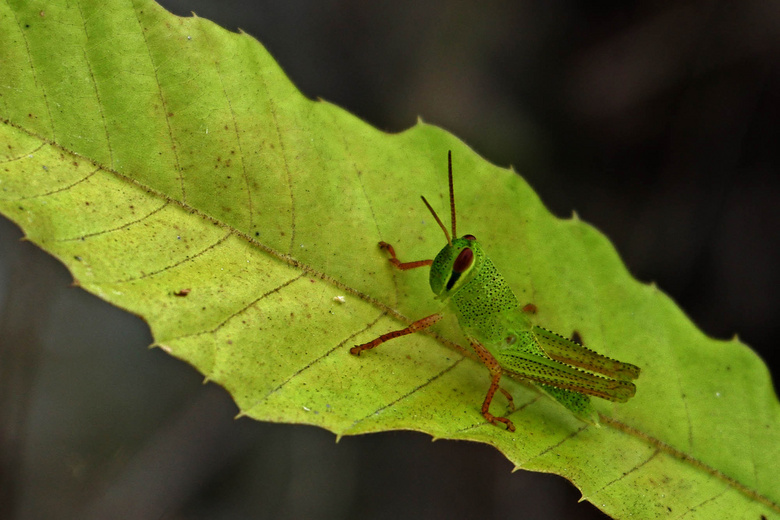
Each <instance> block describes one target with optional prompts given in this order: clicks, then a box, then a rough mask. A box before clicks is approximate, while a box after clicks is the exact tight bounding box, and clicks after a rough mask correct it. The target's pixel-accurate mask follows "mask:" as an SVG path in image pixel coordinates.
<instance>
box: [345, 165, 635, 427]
mask: <svg viewBox="0 0 780 520" xmlns="http://www.w3.org/2000/svg"><path fill="white" fill-rule="evenodd" d="M447 163H448V170H449V187H450V219H451V223H452V236H450V234H449V232H448V231H447V228H446V227H445V226H444V224H442V222H441V219H439V216H438V215H437V214H436V212H435V211H434V210H433V208H432V207H431V205H430V204H429V203H428V201H427V200H426V199H425V197H422V200H423V202H424V203H425V205H426V206H427V207H428V210H429V211H430V212H431V214H432V215H433V218H434V219H436V222H437V223H438V224H439V227H441V229H442V231H443V232H444V236H445V237H446V238H447V244H446V245H445V246H444V248H442V250H441V251H439V254H438V255H436V258H435V259H433V260H418V261H415V262H401V261H400V260H398V257H397V256H396V253H395V250H394V249H393V246H391V245H390V244H388V243H386V242H380V243H379V247H380V248H382V249H383V250H385V251H387V252H388V253H389V255H390V258H389V260H390V263H392V264H393V266H395V268H397V269H400V270H402V271H406V270H409V269H416V268H419V267H425V266H430V268H431V269H430V276H429V282H430V285H431V290H433V292H434V293H435V294H436V296H435V298H436V299H438V300H441V301H442V302H444V303H445V304H447V305H448V306H449V307H450V308H451V309H452V310H453V311H454V312H455V315H456V316H457V319H458V324H459V326H460V328H461V330H462V331H463V333H464V335H465V336H466V338H467V339H468V341H469V343H470V344H471V347H472V348H473V349H474V352H476V354H477V357H478V358H479V359H480V361H482V363H484V365H485V366H486V367H487V369H488V371H489V372H490V387H489V388H488V391H487V395H486V396H485V400H484V401H483V403H482V415H483V416H484V417H485V419H486V420H487V421H488V422H489V423H491V424H494V425H496V426H500V425H501V424H503V425H505V427H506V428H507V429H508V430H509V431H515V426H514V424H513V423H512V421H511V420H509V419H508V418H506V417H497V416H495V415H493V414H491V413H490V403H491V401H492V400H493V396H494V395H495V393H496V391H499V390H500V391H501V393H502V394H504V396H506V398H507V400H508V401H509V406H510V409H512V410H513V409H514V404H513V401H512V396H511V394H509V392H507V391H506V390H504V389H503V388H502V387H501V386H500V381H501V376H502V375H504V374H509V375H511V376H516V377H519V378H521V379H525V380H529V381H531V382H533V383H535V384H536V385H538V386H539V387H541V389H542V390H543V391H544V392H546V393H547V394H548V395H550V396H551V397H552V398H554V399H555V400H556V401H558V402H559V403H561V404H562V405H563V406H565V407H566V408H567V409H569V410H570V411H571V412H573V413H574V414H575V415H576V416H577V417H579V418H580V419H581V420H584V421H586V422H591V423H594V424H598V415H597V414H596V413H595V411H594V410H593V408H592V406H591V403H590V396H596V397H601V398H602V399H608V400H610V401H616V402H621V403H623V402H626V401H628V399H630V398H631V397H633V396H634V394H635V393H636V387H635V386H634V383H632V382H631V380H632V379H636V378H637V377H639V371H640V369H639V367H637V366H634V365H631V364H629V363H623V362H621V361H617V360H614V359H611V358H608V357H606V356H602V355H601V354H598V353H596V352H594V351H592V350H590V349H588V348H586V347H584V346H582V345H580V344H579V343H577V342H575V341H573V340H569V339H567V338H565V337H563V336H561V335H559V334H556V333H554V332H551V331H549V330H547V329H544V328H542V327H539V326H536V325H533V324H532V323H531V319H530V318H529V316H528V315H529V314H533V313H535V312H536V306H535V305H533V304H528V305H525V306H522V307H521V306H520V304H519V302H518V300H517V297H516V296H515V295H514V293H513V292H512V290H511V289H510V288H509V285H508V284H507V283H506V281H505V280H504V278H503V277H502V276H501V274H500V273H499V272H498V270H497V269H496V267H495V266H494V265H493V262H492V261H491V260H490V258H488V256H487V254H486V253H485V251H484V250H483V249H482V246H481V245H480V244H479V242H477V239H476V237H474V235H463V236H462V237H460V238H457V236H458V235H457V233H456V230H455V194H454V190H453V182H452V152H449V153H448V158H447ZM442 317H443V315H442V314H441V313H436V314H431V315H430V316H426V317H425V318H422V319H420V320H417V321H415V322H414V323H412V324H411V325H409V326H408V327H406V328H405V329H401V330H396V331H392V332H388V333H386V334H382V335H381V336H379V337H378V338H376V339H374V340H372V341H369V342H368V343H363V344H362V345H356V346H354V347H352V348H351V349H350V353H351V354H354V355H356V356H357V355H360V353H361V352H363V351H364V350H369V349H372V348H375V347H377V346H379V345H381V344H382V343H384V342H386V341H389V340H391V339H394V338H397V337H400V336H404V335H407V334H412V333H414V332H418V331H421V330H424V329H426V328H428V327H430V326H431V325H433V324H434V323H436V322H438V321H439V320H441V319H442ZM575 334H577V333H575ZM577 336H579V334H577ZM583 369H584V370H583ZM597 374H601V375H597Z"/></svg>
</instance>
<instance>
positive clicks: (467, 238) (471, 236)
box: [463, 235, 477, 240]
mask: <svg viewBox="0 0 780 520" xmlns="http://www.w3.org/2000/svg"><path fill="white" fill-rule="evenodd" d="M463 238H465V239H466V240H476V239H477V237H475V236H474V235H463Z"/></svg>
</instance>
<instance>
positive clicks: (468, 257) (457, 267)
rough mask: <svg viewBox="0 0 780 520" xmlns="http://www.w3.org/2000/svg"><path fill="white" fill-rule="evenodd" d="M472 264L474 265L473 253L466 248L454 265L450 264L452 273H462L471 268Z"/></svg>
mask: <svg viewBox="0 0 780 520" xmlns="http://www.w3.org/2000/svg"><path fill="white" fill-rule="evenodd" d="M472 263H474V251H472V250H471V249H469V248H468V247H466V248H464V249H463V251H461V252H460V253H459V254H458V258H456V259H455V263H454V264H452V272H453V273H463V272H465V271H466V270H467V269H468V268H469V267H471V264H472Z"/></svg>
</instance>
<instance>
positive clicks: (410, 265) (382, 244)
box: [379, 242, 433, 271]
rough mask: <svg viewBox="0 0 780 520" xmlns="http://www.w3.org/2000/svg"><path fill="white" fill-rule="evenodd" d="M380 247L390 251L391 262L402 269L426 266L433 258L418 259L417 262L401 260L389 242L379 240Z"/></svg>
mask: <svg viewBox="0 0 780 520" xmlns="http://www.w3.org/2000/svg"><path fill="white" fill-rule="evenodd" d="M379 247H380V248H382V249H384V250H385V251H387V252H388V253H390V256H391V258H390V263H391V264H393V265H394V266H395V267H396V268H398V269H400V270H401V271H408V270H409V269H415V268H417V267H425V266H427V265H431V264H432V263H433V260H417V261H415V262H401V261H400V260H399V259H398V257H396V256H395V249H393V246H391V245H390V244H388V243H387V242H379Z"/></svg>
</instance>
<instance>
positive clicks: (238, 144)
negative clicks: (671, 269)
mask: <svg viewBox="0 0 780 520" xmlns="http://www.w3.org/2000/svg"><path fill="white" fill-rule="evenodd" d="M0 67H1V70H2V74H0V143H2V147H1V148H0V211H2V213H3V214H4V215H6V216H8V217H9V218H10V219H12V220H13V221H15V222H16V223H18V224H19V226H21V227H22V229H23V230H24V232H25V234H26V236H27V238H28V239H29V240H31V241H33V242H35V243H36V244H38V245H39V246H40V247H42V248H43V249H45V250H46V251H48V252H50V253H51V254H52V255H54V256H56V257H57V258H59V259H60V260H61V261H62V262H63V263H64V264H65V265H67V266H68V268H69V269H70V271H71V272H72V274H73V277H74V279H75V280H76V282H77V283H78V284H79V285H80V286H81V287H83V288H84V289H86V290H87V291H90V292H92V293H94V294H97V295H99V296H100V297H101V298H104V299H105V300H107V301H109V302H111V303H113V304H114V305H117V306H119V307H121V308H124V309H127V310H128V311H130V312H133V313H136V314H138V315H140V316H142V317H143V318H144V319H145V320H146V321H147V322H148V324H149V326H150V328H151V330H152V333H153V335H154V338H155V342H156V345H157V346H159V347H161V348H163V349H164V350H165V351H167V352H169V353H171V354H172V355H173V356H176V357H178V358H181V359H183V360H186V361H187V362H189V363H191V364H192V365H193V366H195V367H196V368H197V369H198V370H199V371H200V372H202V373H203V374H204V375H205V376H206V378H207V379H208V380H210V381H214V382H216V383H218V384H220V385H222V386H224V387H225V388H226V389H227V390H228V391H229V392H230V393H231V395H232V396H233V398H234V400H235V402H236V403H237V405H238V407H239V408H240V410H241V414H243V415H247V416H250V417H253V418H256V419H258V420H264V421H279V422H293V423H305V424H313V425H317V426H321V427H323V428H327V429H329V430H331V431H333V432H335V433H336V434H337V435H352V434H359V433H366V432H375V431H382V430H391V429H410V430H418V431H422V432H426V433H429V434H430V435H432V436H434V437H436V438H448V439H466V440H474V441H479V442H485V443H489V444H491V445H493V446H495V447H496V448H498V449H499V450H501V451H502V452H503V453H504V454H505V455H506V457H507V458H509V459H510V460H511V461H512V462H513V463H514V464H515V465H516V466H517V467H518V468H524V469H531V470H538V471H545V472H554V473H558V474H560V475H563V476H565V477H566V478H568V479H569V480H571V481H572V482H574V483H575V484H576V485H577V486H578V487H579V488H580V489H581V490H582V492H583V496H584V497H585V498H586V499H587V500H590V501H591V502H593V503H594V504H595V505H597V506H598V507H599V508H601V509H602V510H604V511H605V512H607V513H608V514H610V515H612V516H614V517H619V518H623V517H626V518H627V517H631V518H657V517H666V516H674V517H685V518H715V517H723V512H724V511H728V512H729V513H728V516H729V517H730V518H750V519H754V520H755V519H759V518H762V515H763V516H764V517H767V518H769V517H775V518H777V517H780V506H779V505H778V504H779V503H780V489H778V486H777V484H776V478H777V468H778V467H780V434H778V432H780V407H779V406H778V401H777V397H776V396H775V394H774V392H773V389H772V386H771V383H770V379H769V375H768V372H767V369H766V367H765V366H764V365H763V364H762V363H761V361H760V360H759V359H758V357H757V356H756V355H755V354H754V353H753V352H752V351H751V350H750V349H749V348H748V347H746V346H745V345H744V344H742V343H740V342H739V341H738V340H737V339H736V338H735V339H734V340H733V341H716V340H713V339H710V338H707V337H706V336H705V335H704V334H702V333H701V332H700V331H698V330H697V329H696V328H695V327H694V326H693V325H692V324H691V323H690V321H689V320H688V319H687V318H686V317H685V316H684V314H683V313H682V312H681V311H680V309H679V308H677V307H676V306H675V304H674V303H673V302H672V301H670V299H669V298H668V297H667V296H665V295H664V294H663V293H662V292H660V291H659V290H658V289H657V288H656V287H654V286H648V285H643V284H641V283H639V282H637V281H636V280H633V279H632V278H631V277H630V276H629V274H628V272H627V271H626V269H625V267H624V266H623V264H622V262H621V261H620V259H619V257H618V255H617V253H616V252H615V251H614V248H613V247H612V246H611V244H610V243H609V242H608V240H607V239H606V238H604V237H603V236H602V235H601V234H600V233H599V232H598V231H596V230H595V229H593V228H592V227H590V226H588V225H587V224H584V223H582V222H579V221H578V219H576V218H574V219H571V220H560V219H557V218H555V217H553V216H552V215H551V214H550V213H549V212H548V211H547V210H546V209H545V208H544V206H543V205H542V203H541V202H540V201H539V199H538V198H537V196H536V195H535V194H534V193H533V191H531V189H530V188H529V187H528V186H527V185H526V183H525V182H524V181H523V180H522V179H521V178H520V177H519V176H518V175H516V174H515V173H513V172H510V171H507V170H503V169H500V168H497V167H495V166H492V165H490V164H488V163H487V162H486V161H484V160H483V159H481V158H480V157H478V156H477V155H476V154H475V153H474V152H473V151H471V150H469V149H468V148H467V147H466V146H465V145H464V144H463V143H462V142H460V141H458V140H457V139H456V138H455V137H453V136H451V135H450V134H448V133H446V132H444V131H442V130H440V129H438V128H435V127H432V126H430V125H426V124H423V123H419V124H417V125H416V126H415V127H414V128H412V129H410V130H408V131H406V132H404V133H402V134H398V135H388V134H385V133H382V132H380V131H378V130H376V129H373V128H371V127H370V126H368V125H367V124H365V123H363V122H361V121H359V120H358V119H356V118H355V117H353V116H351V115H349V114H347V113H346V112H344V111H343V110H341V109H339V108H337V107H335V106H333V105H330V104H328V103H325V102H322V101H311V100H308V99H306V98H304V97H303V96H302V95H301V94H300V93H299V92H298V91H297V90H296V89H295V87H294V86H293V85H292V84H291V83H290V82H289V80H288V79H287V78H286V77H285V76H284V74H283V73H282V72H281V70H280V69H279V67H278V65H277V64H276V63H274V61H273V60H272V59H271V58H270V56H269V55H268V53H267V52H266V51H265V50H264V49H263V48H262V47H261V45H260V44H259V43H258V42H257V41H255V40H254V39H252V38H251V37H249V36H247V35H245V34H232V33H228V32H226V31H224V30H222V29H220V28H219V27H217V26H215V25H214V24H212V23H210V22H208V21H206V20H202V19H198V18H177V17H175V16H172V15H170V14H168V13H166V12H165V11H164V10H162V9H161V8H160V7H159V6H157V5H156V4H154V3H151V2H147V1H143V0H137V1H135V2H132V3H130V2H120V1H118V0H115V1H110V2H94V1H91V2H81V3H75V2H65V1H59V2H40V3H36V2H28V1H9V2H5V3H2V4H0ZM447 150H452V151H453V157H454V168H455V182H456V193H457V204H458V211H459V216H460V226H459V227H460V229H461V231H462V232H469V233H473V234H475V235H477V236H478V237H479V238H480V241H481V243H483V244H484V245H485V247H486V249H487V251H488V253H489V254H490V255H491V258H492V259H493V260H494V262H495V263H496V265H497V266H498V267H499V269H500V270H501V271H502V272H503V274H504V276H505V277H506V279H507V280H508V281H509V283H510V285H511V286H512V287H513V288H514V290H515V292H516V294H517V295H518V297H519V298H520V300H521V301H523V300H525V301H529V302H534V303H535V304H536V305H537V306H538V308H539V313H538V315H537V318H538V321H539V322H540V324H544V325H545V326H546V327H548V328H550V329H552V330H556V331H559V332H562V333H564V334H567V333H569V332H571V331H572V330H577V331H578V332H580V334H581V335H582V337H583V338H584V340H585V342H586V343H587V344H588V345H589V346H590V347H592V348H594V349H596V350H598V351H599V352H602V353H605V354H607V355H610V356H612V357H615V358H617V359H620V360H624V361H627V362H631V363H634V364H637V365H639V366H640V367H642V375H641V377H640V378H639V379H638V381H637V388H638V390H637V395H636V397H635V398H633V399H632V400H631V401H629V402H628V403H626V404H617V405H616V404H612V403H607V402H598V403H596V406H597V408H598V410H599V411H600V413H601V414H602V427H601V428H596V427H593V426H588V425H586V424H584V423H581V422H579V421H578V420H576V419H575V418H574V417H572V416H571V415H570V414H568V412H566V411H565V410H564V409H563V408H561V407H560V406H558V405H556V404H555V403H554V402H553V401H551V400H550V399H549V398H546V397H544V396H542V395H540V394H539V393H537V392H535V391H534V390H533V389H530V388H528V387H526V386H523V385H521V384H518V383H515V382H513V381H508V382H507V388H508V389H509V390H510V391H511V392H512V394H513V395H514V396H515V402H516V404H517V406H518V410H517V411H516V412H515V413H513V414H512V415H511V418H512V420H513V421H514V423H515V425H516V426H517V430H518V431H517V433H515V434H510V433H508V432H506V431H504V430H503V429H500V428H497V427H494V426H491V425H488V424H486V423H485V421H484V419H483V418H482V416H481V415H480V412H479V406H480V404H481V402H482V399H483V398H484V394H485V391H486V389H487V384H488V378H487V372H486V370H485V368H484V367H483V366H481V365H480V364H478V363H477V362H475V361H473V359H471V358H470V357H468V356H464V354H463V352H462V351H460V350H457V349H453V348H452V347H451V345H450V343H449V342H450V341H458V340H459V335H458V332H457V327H456V326H455V324H454V322H453V321H452V320H451V321H450V322H448V323H444V324H443V325H441V326H440V327H438V328H437V329H436V330H435V332H434V333H433V334H431V335H423V334H417V335H413V336H407V337H405V338H401V339H397V340H394V341H393V343H391V344H388V345H384V346H382V347H381V348H379V349H377V350H376V351H372V352H369V353H366V354H364V355H363V356H361V357H360V358H356V357H354V356H350V355H349V353H348V350H349V347H351V346H352V345H353V344H356V343H362V342H365V341H368V340H370V339H372V338H374V337H376V336H378V335H379V334H381V333H384V332H387V331H390V330H395V329H398V328H400V327H402V326H404V324H406V323H408V322H410V321H411V320H413V319H416V318H419V317H422V316H425V315H426V314H430V313H431V312H435V311H436V310H438V307H437V305H436V302H435V301H434V300H433V298H432V297H431V294H430V290H429V289H428V285H427V273H426V272H423V271H424V270H416V271H410V272H406V273H399V272H396V271H393V270H392V269H391V266H390V265H389V264H388V262H387V259H386V257H385V255H383V254H382V252H381V251H380V250H379V249H378V248H377V242H378V241H380V240H385V241H387V242H390V243H392V244H393V245H394V246H395V247H396V249H397V251H398V252H399V255H400V256H401V257H402V258H403V259H409V260H413V259H422V258H431V257H432V256H433V255H435V253H436V252H437V251H438V249H439V248H440V247H441V244H442V237H441V235H440V230H439V229H438V227H437V225H436V224H435V222H433V221H432V219H431V218H430V216H429V215H428V213H427V211H426V209H425V207H424V206H423V205H422V204H421V203H420V201H419V195H420V194H425V195H426V196H427V197H428V198H429V200H431V202H432V203H433V205H434V206H435V207H436V208H437V209H439V210H440V211H441V212H442V213H446V207H447V198H446V193H447V187H446V153H447ZM340 296H343V297H344V302H343V303H341V302H340V301H338V300H339V298H338V297H340ZM504 404H505V402H504V401H503V400H500V399H497V400H496V402H495V404H494V407H495V408H494V411H496V410H498V409H499V408H500V407H501V406H504Z"/></svg>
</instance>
